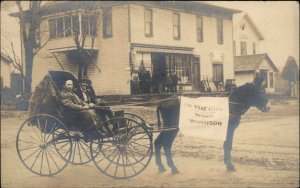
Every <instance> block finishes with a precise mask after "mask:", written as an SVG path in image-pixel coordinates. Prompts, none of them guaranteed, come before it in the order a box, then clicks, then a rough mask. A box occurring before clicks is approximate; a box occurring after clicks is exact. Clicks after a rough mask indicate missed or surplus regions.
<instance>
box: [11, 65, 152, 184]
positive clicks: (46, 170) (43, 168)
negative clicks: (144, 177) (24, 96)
mask: <svg viewBox="0 0 300 188" xmlns="http://www.w3.org/2000/svg"><path fill="white" fill-rule="evenodd" d="M66 80H73V84H74V87H78V81H77V79H76V78H75V77H74V76H73V75H72V74H71V73H70V72H67V71H49V72H48V74H47V75H46V76H45V77H44V78H43V80H42V81H41V82H40V83H39V84H38V86H37V87H36V88H35V91H34V93H33V94H32V97H31V99H30V104H29V110H28V113H29V118H28V119H27V120H26V121H25V122H24V123H23V124H22V125H21V127H20V128H19V131H18V134H17V139H16V147H17V153H18V155H19V158H20V160H21V161H22V163H23V164H24V165H25V167H26V168H27V169H28V170H30V171H31V172H33V173H35V174H37V175H41V176H53V175H55V174H57V173H59V172H61V171H62V170H63V169H64V168H65V167H66V166H67V165H68V163H71V164H74V165H82V164H86V163H89V162H90V161H93V163H94V164H95V166H96V167H97V168H98V169H99V170H100V171H101V172H103V173H104V174H106V175H108V176H110V177H113V178H120V179H122V178H130V177H133V176H136V175H138V174H139V173H141V172H142V171H143V170H144V169H145V168H146V167H147V166H148V164H149V162H150V160H151V157H152V152H153V144H152V131H151V130H150V129H149V126H147V124H146V123H145V121H144V120H143V119H142V118H140V117H139V116H136V115H134V114H129V113H123V111H115V112H114V113H113V114H115V115H114V116H112V117H111V118H109V119H108V120H103V121H102V125H101V126H100V127H101V128H99V129H97V130H95V131H94V133H93V134H92V135H90V136H91V138H87V137H89V135H86V134H83V131H82V127H84V126H86V125H85V124H84V123H85V122H82V121H81V120H80V119H75V120H74V119H73V120H72V121H70V120H69V119H70V118H66V117H69V114H66V111H65V110H64V106H63V104H62V102H61V93H60V92H61V90H62V88H63V85H64V82H65V81H66ZM97 108H103V107H101V106H97Z"/></svg>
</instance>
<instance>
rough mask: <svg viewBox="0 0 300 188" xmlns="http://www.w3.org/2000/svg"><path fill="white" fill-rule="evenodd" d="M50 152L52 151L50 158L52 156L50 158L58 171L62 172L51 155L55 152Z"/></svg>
mask: <svg viewBox="0 0 300 188" xmlns="http://www.w3.org/2000/svg"><path fill="white" fill-rule="evenodd" d="M50 151H51V152H49V156H50V158H51V159H52V161H53V162H54V164H55V166H56V168H57V169H58V170H60V168H59V167H58V165H57V163H56V162H55V160H54V159H53V157H52V155H51V154H50V153H53V151H52V150H50Z"/></svg>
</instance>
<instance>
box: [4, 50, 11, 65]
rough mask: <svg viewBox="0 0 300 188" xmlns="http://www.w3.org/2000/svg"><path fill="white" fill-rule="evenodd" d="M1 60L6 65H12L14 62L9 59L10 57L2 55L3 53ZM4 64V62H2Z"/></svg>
mask: <svg viewBox="0 0 300 188" xmlns="http://www.w3.org/2000/svg"><path fill="white" fill-rule="evenodd" d="M1 60H3V62H5V63H8V64H9V63H11V62H12V61H13V60H12V59H11V58H10V57H9V56H7V55H5V54H4V53H2V52H1ZM1 62H2V61H1Z"/></svg>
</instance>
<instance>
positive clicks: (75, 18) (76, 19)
mask: <svg viewBox="0 0 300 188" xmlns="http://www.w3.org/2000/svg"><path fill="white" fill-rule="evenodd" d="M72 31H73V34H77V35H79V34H80V29H79V16H78V15H77V16H72Z"/></svg>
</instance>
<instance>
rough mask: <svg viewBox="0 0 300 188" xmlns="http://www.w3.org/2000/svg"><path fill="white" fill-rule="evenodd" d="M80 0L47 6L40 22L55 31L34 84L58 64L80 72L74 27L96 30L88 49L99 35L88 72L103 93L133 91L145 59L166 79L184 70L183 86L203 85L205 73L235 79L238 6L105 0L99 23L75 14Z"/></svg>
mask: <svg viewBox="0 0 300 188" xmlns="http://www.w3.org/2000/svg"><path fill="white" fill-rule="evenodd" d="M83 2H85V1H82V3H83ZM72 3H73V5H74V2H70V1H61V2H53V3H49V5H47V6H46V5H45V6H44V7H43V9H42V10H43V14H42V15H41V19H42V23H41V26H40V28H41V32H43V30H44V31H50V41H49V42H48V44H47V45H46V46H45V47H44V48H43V49H42V50H41V51H40V52H39V53H38V55H37V56H36V57H35V59H34V67H33V75H34V77H33V80H32V85H33V88H34V86H35V85H36V84H37V83H38V82H39V81H40V80H41V78H42V77H43V76H44V75H45V74H46V72H47V71H48V70H51V69H54V70H55V69H58V70H59V69H65V70H68V71H71V72H72V73H74V74H75V75H77V70H78V62H76V60H77V59H76V58H73V59H72V58H71V57H74V56H75V54H76V47H75V43H74V40H73V39H72V36H73V33H74V31H78V33H79V34H81V33H82V32H89V35H90V36H88V37H87V39H86V45H85V47H84V48H85V49H89V48H91V36H94V37H96V39H95V43H94V47H93V50H94V52H95V54H96V58H95V60H94V64H90V66H89V69H88V76H89V77H90V79H91V80H92V82H93V86H94V88H95V90H96V92H97V94H100V95H102V94H130V81H129V80H130V77H131V74H132V73H133V72H134V71H135V70H138V68H139V67H140V66H141V64H142V65H144V66H145V68H146V70H147V71H149V72H150V74H151V77H152V80H156V81H158V82H163V78H164V76H165V75H166V74H168V73H172V72H176V73H177V75H178V76H179V78H180V81H179V89H180V90H182V91H193V90H199V88H200V80H201V79H202V77H203V76H204V77H207V78H208V79H210V80H213V81H220V82H223V83H224V81H225V80H226V79H233V78H234V69H233V46H232V36H233V33H232V32H233V31H232V28H233V27H232V16H233V14H235V13H238V12H240V11H238V10H233V9H228V8H223V7H219V6H215V5H210V4H208V3H204V2H192V1H190V2H188V1H187V2H184V1H175V2H172V1H102V3H103V13H105V14H104V16H102V17H101V18H100V19H99V20H97V21H95V20H94V18H93V17H92V16H90V17H89V18H88V19H87V17H86V15H85V14H84V11H79V12H77V15H74V14H73V15H72V16H70V11H71V9H72V6H70V5H71V4H72ZM73 8H74V6H73ZM68 12H69V13H68ZM85 22H87V23H85ZM83 25H87V28H83ZM94 26H96V27H94ZM42 40H45V38H41V41H42ZM41 43H42V42H41ZM142 62H143V63H142ZM97 67H99V68H100V69H101V72H100V71H97Z"/></svg>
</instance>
